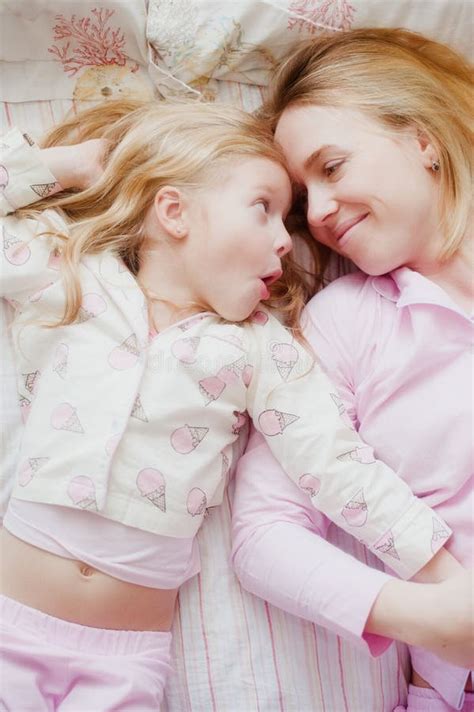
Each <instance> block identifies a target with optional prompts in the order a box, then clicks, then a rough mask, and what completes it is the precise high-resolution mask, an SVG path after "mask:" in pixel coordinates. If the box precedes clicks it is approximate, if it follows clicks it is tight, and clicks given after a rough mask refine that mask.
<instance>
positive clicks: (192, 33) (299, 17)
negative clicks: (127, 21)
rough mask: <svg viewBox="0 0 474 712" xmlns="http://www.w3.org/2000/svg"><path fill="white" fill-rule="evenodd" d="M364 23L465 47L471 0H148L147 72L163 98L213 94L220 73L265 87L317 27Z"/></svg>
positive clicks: (468, 49) (339, 27) (460, 48)
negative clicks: (397, 28) (282, 61)
mask: <svg viewBox="0 0 474 712" xmlns="http://www.w3.org/2000/svg"><path fill="white" fill-rule="evenodd" d="M368 25H371V26H375V27H377V26H381V27H406V28H408V29H412V30H415V31H418V32H422V33H424V34H426V35H428V36H431V37H433V38H435V39H437V40H439V41H441V42H445V43H447V44H450V45H451V46H452V47H453V48H455V49H457V50H458V51H460V52H464V53H465V54H466V55H467V56H469V54H470V53H472V47H471V45H472V5H471V3H470V0H397V2H387V1H386V0H350V2H349V0H227V2H222V0H150V3H149V8H148V18H147V30H146V33H147V40H148V42H149V44H150V46H151V50H150V74H151V76H152V78H153V80H154V82H155V84H156V86H157V87H158V89H159V90H160V92H161V93H162V94H163V95H165V96H168V95H170V94H180V93H183V92H184V93H195V94H200V93H201V94H202V93H204V94H205V95H206V96H207V97H210V98H214V97H215V95H216V84H215V81H216V80H219V79H224V80H228V81H236V82H244V83H248V84H257V85H260V86H262V85H267V84H268V83H269V80H270V77H271V75H272V72H273V70H274V69H275V67H276V66H277V64H278V63H279V61H280V60H281V59H282V57H284V56H285V55H286V54H287V53H288V52H289V51H290V50H291V49H292V48H293V47H296V46H297V45H298V43H299V42H301V40H303V39H306V38H308V37H312V36H314V35H315V34H316V33H317V32H320V31H321V30H330V31H333V32H340V31H341V30H347V29H350V28H353V27H363V26H368Z"/></svg>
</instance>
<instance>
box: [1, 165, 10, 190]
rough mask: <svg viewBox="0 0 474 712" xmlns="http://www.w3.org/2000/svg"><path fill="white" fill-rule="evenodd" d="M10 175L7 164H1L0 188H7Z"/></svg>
mask: <svg viewBox="0 0 474 712" xmlns="http://www.w3.org/2000/svg"><path fill="white" fill-rule="evenodd" d="M8 181H9V175H8V171H7V169H6V167H5V166H0V190H5V188H6V187H7V185H8Z"/></svg>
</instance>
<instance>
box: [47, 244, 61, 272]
mask: <svg viewBox="0 0 474 712" xmlns="http://www.w3.org/2000/svg"><path fill="white" fill-rule="evenodd" d="M48 267H49V269H54V270H56V271H57V270H59V269H60V267H61V252H60V250H58V249H57V248H54V250H53V251H52V252H51V253H50V255H49V260H48Z"/></svg>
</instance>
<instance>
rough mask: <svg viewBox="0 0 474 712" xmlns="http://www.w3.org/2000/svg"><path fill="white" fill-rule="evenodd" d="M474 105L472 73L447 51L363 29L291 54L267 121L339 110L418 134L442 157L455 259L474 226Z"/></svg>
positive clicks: (443, 199) (444, 205)
mask: <svg viewBox="0 0 474 712" xmlns="http://www.w3.org/2000/svg"><path fill="white" fill-rule="evenodd" d="M473 104H474V103H473V91H472V67H471V66H470V64H469V63H468V62H467V61H465V60H464V59H463V58H462V57H460V56H459V55H458V54H456V53H455V52H454V51H452V50H451V49H449V48H448V47H446V46H445V45H442V44H440V43H438V42H434V41H432V40H429V39H428V38H426V37H423V36H422V35H419V34H417V33H414V32H409V31H407V30H401V29H381V28H380V29H358V30H351V31H348V32H341V33H331V35H329V36H321V37H319V38H318V39H316V40H310V41H308V42H305V43H304V44H303V45H302V46H300V47H299V48H298V49H297V50H296V52H294V53H293V54H291V55H290V56H289V57H288V58H287V60H286V61H285V62H284V63H283V64H282V65H281V66H280V68H279V69H278V71H277V74H276V75H275V78H274V81H273V84H272V93H271V96H270V98H269V100H268V102H267V103H266V106H265V107H264V110H263V112H262V116H264V117H265V118H266V119H267V121H269V123H270V124H271V126H272V127H273V129H274V128H275V127H276V124H277V122H278V119H279V118H280V116H281V114H282V112H283V111H284V110H285V109H287V108H288V107H290V106H295V105H299V106H302V105H306V106H307V105H317V106H318V105H319V106H335V107H347V108H351V109H356V110H359V111H362V112H364V113H365V114H366V115H368V116H369V117H371V118H372V119H375V120H377V121H379V122H380V123H381V124H382V125H383V126H384V127H386V128H387V129H389V130H391V131H397V130H403V129H405V128H407V127H416V128H417V129H418V130H419V132H420V133H421V134H423V135H424V136H426V137H427V138H428V140H429V141H430V142H431V143H432V144H433V146H434V147H435V149H436V151H437V153H438V157H439V164H440V171H439V174H438V176H439V181H440V219H441V228H442V230H443V234H444V236H445V245H444V248H443V253H442V255H441V257H443V258H449V257H450V256H452V255H453V254H454V252H455V251H456V250H457V249H458V248H459V246H460V244H461V242H462V240H463V238H464V236H465V234H466V231H467V228H468V225H469V222H470V218H471V190H472V160H473V151H472V147H473V124H472V120H473V117H472V107H473ZM314 131H315V133H316V132H317V126H315V127H314ZM387 168H388V170H390V166H388V167H387Z"/></svg>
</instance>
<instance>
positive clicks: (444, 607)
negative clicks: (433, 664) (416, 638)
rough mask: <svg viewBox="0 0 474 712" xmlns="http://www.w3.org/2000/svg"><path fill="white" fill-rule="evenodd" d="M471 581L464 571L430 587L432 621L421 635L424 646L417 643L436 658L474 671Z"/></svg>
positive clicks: (467, 572) (473, 611)
mask: <svg viewBox="0 0 474 712" xmlns="http://www.w3.org/2000/svg"><path fill="white" fill-rule="evenodd" d="M473 580H474V579H473V571H464V572H463V573H461V574H457V575H456V576H453V577H452V578H449V579H447V580H446V581H443V582H442V583H439V584H436V585H435V586H433V587H431V586H430V588H433V591H432V596H433V600H432V605H431V611H432V615H433V616H434V617H433V620H432V621H431V623H432V625H430V626H429V628H428V630H426V631H424V632H423V635H422V638H424V639H425V645H423V640H422V642H420V643H417V645H420V646H421V647H427V648H428V649H429V650H432V651H433V652H434V653H436V654H437V655H439V657H440V658H444V659H445V660H449V661H450V662H452V663H454V664H455V665H459V666H460V667H465V668H469V669H472V668H474V600H473ZM430 595H431V592H430ZM420 613H421V610H420Z"/></svg>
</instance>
